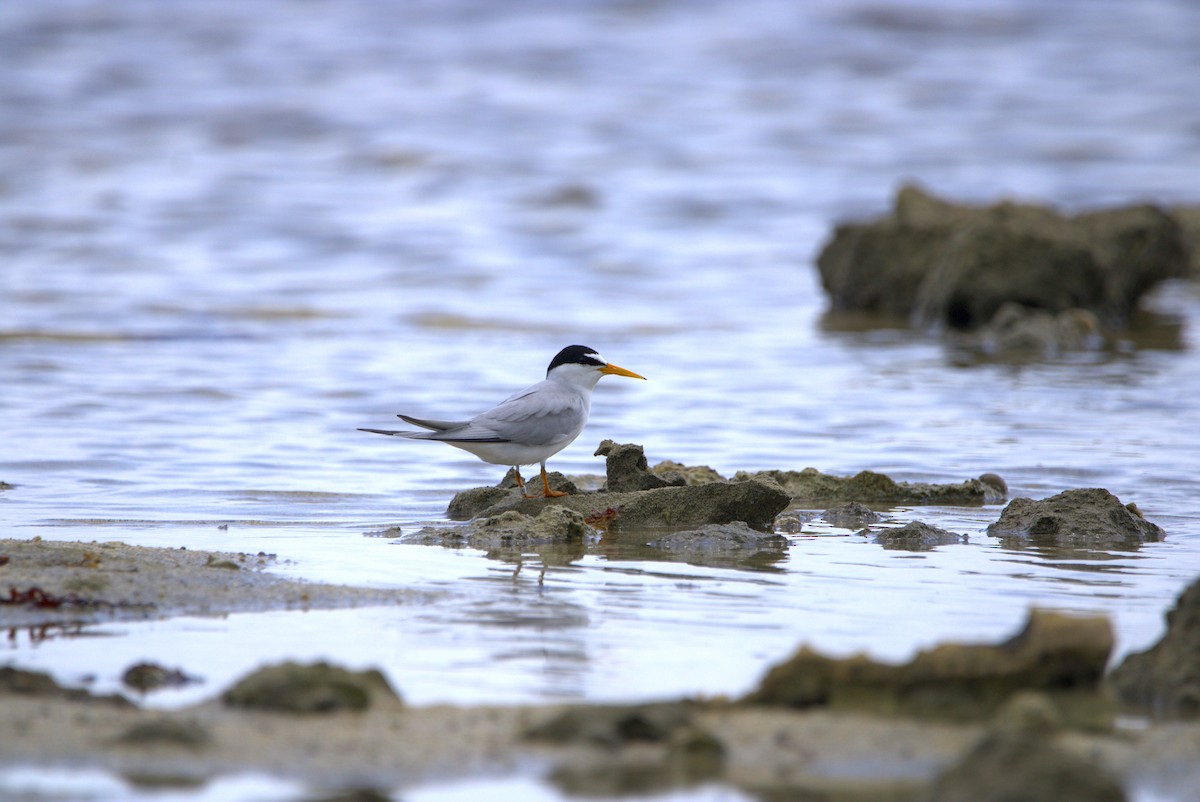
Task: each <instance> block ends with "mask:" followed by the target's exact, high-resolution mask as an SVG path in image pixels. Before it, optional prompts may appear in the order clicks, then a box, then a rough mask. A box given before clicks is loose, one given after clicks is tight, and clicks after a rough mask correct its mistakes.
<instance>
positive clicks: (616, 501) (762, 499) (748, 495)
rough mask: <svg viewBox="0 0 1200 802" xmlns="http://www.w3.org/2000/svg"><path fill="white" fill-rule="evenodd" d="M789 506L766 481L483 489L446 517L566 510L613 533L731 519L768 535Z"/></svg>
mask: <svg viewBox="0 0 1200 802" xmlns="http://www.w3.org/2000/svg"><path fill="white" fill-rule="evenodd" d="M496 491H498V492H496ZM790 502H791V497H790V496H788V495H787V492H785V491H784V490H782V489H781V487H780V486H779V485H778V484H776V483H774V481H772V480H770V479H766V478H758V479H751V480H748V481H732V483H715V481H714V483H709V484H703V485H691V486H672V487H658V489H655V490H638V491H631V492H596V493H578V495H571V496H563V497H559V498H523V497H522V496H521V493H518V492H516V491H511V490H502V489H497V487H480V489H475V490H468V491H464V492H462V493H458V495H457V496H455V498H454V501H451V502H450V509H449V510H448V514H449V515H450V517H452V519H455V520H468V519H472V517H478V516H482V517H490V516H494V515H499V514H500V513H506V511H510V510H512V511H517V513H521V514H523V515H528V516H533V517H535V516H538V515H540V514H541V513H542V511H545V510H546V509H551V508H554V507H565V508H566V509H571V510H575V511H576V513H580V514H581V515H582V516H583V517H584V520H587V521H589V522H594V523H595V525H596V526H598V527H600V528H607V529H613V531H618V529H626V528H676V529H679V528H695V527H701V526H704V525H707V523H732V522H733V521H743V522H745V523H746V525H749V526H750V527H751V528H755V529H761V531H767V529H769V528H770V526H772V522H773V521H774V520H775V516H776V515H779V513H781V511H782V510H784V508H785V507H787V504H788V503H790Z"/></svg>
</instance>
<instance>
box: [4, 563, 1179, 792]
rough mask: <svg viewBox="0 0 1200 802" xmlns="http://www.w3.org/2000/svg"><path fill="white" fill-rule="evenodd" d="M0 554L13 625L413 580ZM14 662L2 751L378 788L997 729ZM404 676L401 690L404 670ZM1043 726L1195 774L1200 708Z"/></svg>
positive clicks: (658, 774) (20, 760)
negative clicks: (273, 705)
mask: <svg viewBox="0 0 1200 802" xmlns="http://www.w3.org/2000/svg"><path fill="white" fill-rule="evenodd" d="M0 558H7V559H6V560H2V561H0V562H2V563H3V564H0V591H2V592H0V596H2V597H4V598H5V599H11V598H17V599H24V598H25V596H26V595H28V594H29V591H30V590H32V589H35V588H36V589H38V590H39V591H40V592H41V594H42V597H41V600H42V601H43V602H47V601H48V602H49V603H43V604H42V605H41V606H38V605H36V604H33V603H28V602H24V603H6V604H3V605H0V624H3V625H4V626H5V627H7V628H9V629H15V628H20V627H26V626H35V625H43V624H46V623H56V622H57V623H65V622H77V621H80V620H89V621H92V620H112V619H113V618H122V617H147V616H159V617H166V616H174V615H183V614H189V615H191V614H200V615H203V614H217V613H221V612H231V611H235V610H242V611H251V610H268V609H297V610H299V609H315V608H320V607H346V606H359V605H371V604H396V603H403V602H405V601H407V600H411V598H412V596H411V595H409V594H406V593H404V592H403V591H397V590H372V589H363V588H351V587H340V586H331V585H319V584H315V583H307V582H298V581H294V580H289V579H286V578H283V577H279V576H276V575H273V574H269V573H266V572H264V571H263V569H264V568H265V567H267V566H269V565H271V564H272V563H273V561H274V558H273V557H271V556H270V555H246V554H236V553H217V552H201V551H193V550H188V549H157V548H148V547H138V546H129V545H127V544H121V543H62V542H50V541H39V540H32V541H18V540H3V541H0ZM13 593H16V594H18V596H17V597H13V596H12V594H13ZM22 594H24V595H22ZM183 668H184V670H186V669H187V666H183ZM19 669H20V666H12V665H10V666H8V667H7V669H6V671H7V672H8V674H7V675H6V676H8V677H9V679H10V680H11V681H10V682H9V683H8V684H7V685H6V684H5V683H3V682H0V702H2V703H0V767H16V766H23V767H29V766H70V767H73V768H84V767H91V768H99V769H102V770H106V771H111V772H113V773H115V774H118V775H121V776H124V777H136V778H149V779H150V780H154V781H156V782H167V783H180V784H195V783H197V782H203V781H206V780H209V779H211V778H213V777H215V776H220V775H225V774H231V773H239V772H263V773H267V774H271V775H275V776H279V777H282V778H288V779H293V780H297V781H300V782H303V783H305V784H308V785H309V786H311V787H312V788H314V789H322V790H329V791H337V790H344V789H362V788H370V789H377V790H380V791H381V792H384V791H390V790H395V789H400V788H405V787H412V786H414V785H418V784H422V783H427V782H433V781H439V780H448V779H452V778H453V779H461V778H466V777H484V776H506V775H521V776H533V777H549V778H551V782H553V783H554V784H556V785H557V786H558V787H560V788H561V789H562V790H563V791H564V792H567V791H569V792H571V793H588V794H592V795H615V794H617V793H619V792H621V791H628V790H642V791H650V790H656V789H665V788H669V787H677V786H680V785H686V784H688V783H694V782H698V781H702V780H718V781H722V782H725V783H729V784H732V785H736V786H738V787H741V788H743V789H745V790H747V791H750V792H754V793H768V792H783V791H800V790H818V791H819V790H824V791H836V792H837V793H841V794H850V793H851V791H853V793H854V794H855V796H853V798H855V799H885V798H886V799H891V800H896V799H924V798H926V797H927V794H928V784H929V783H930V782H931V781H932V780H933V778H934V777H935V776H936V775H937V774H938V773H939V772H941V771H944V770H945V769H947V768H948V767H950V766H952V765H954V764H955V763H956V762H958V761H959V760H960V759H961V758H962V757H963V755H965V754H966V753H968V752H969V751H970V750H971V748H972V747H973V746H974V745H975V744H976V743H978V742H979V741H980V739H981V738H983V737H985V736H986V735H987V734H988V733H989V731H991V729H992V723H991V722H980V723H967V724H952V723H944V722H929V721H918V720H914V719H907V718H900V717H882V716H880V717H876V716H870V715H864V714H855V713H840V712H830V711H824V710H816V711H813V710H809V711H797V710H789V709H777V708H764V707H749V706H744V705H737V704H732V703H729V702H725V701H710V702H690V701H679V702H669V703H663V704H661V705H636V706H628V707H613V706H598V705H596V706H591V705H521V706H507V707H488V706H475V707H453V706H434V707H409V706H406V705H405V704H404V703H403V701H402V700H401V699H400V698H395V697H392V696H390V695H389V694H378V693H376V694H373V696H372V698H371V701H370V704H369V705H368V706H367V707H366V709H365V710H361V711H357V712H356V711H344V710H343V711H332V712H324V713H312V714H295V713H281V712H272V711H260V710H245V709H239V708H235V707H231V706H230V705H228V704H225V703H223V702H222V701H221V699H220V698H213V699H209V700H207V701H205V702H203V703H201V704H197V705H193V706H191V707H187V708H184V709H181V710H175V711H161V710H151V709H144V708H141V707H139V706H137V705H136V704H134V703H130V702H128V701H126V700H123V699H112V698H100V697H94V696H91V695H88V694H86V693H83V694H79V693H76V694H73V695H72V694H67V693H63V692H62V691H61V689H59V690H55V688H57V686H53V687H46V686H42V687H41V688H40V689H38V688H32V687H31V686H30V683H29V682H27V681H26V680H28V677H25V674H26V673H27V672H19ZM23 683H24V684H23ZM224 690H227V689H217V690H215V691H214V693H218V694H219V693H220V691H224ZM397 690H398V691H399V693H400V696H402V695H403V688H400V689H397ZM564 722H565V723H564ZM1043 730H1044V731H1042V732H1040V733H1039V737H1043V736H1044V737H1045V738H1046V742H1047V743H1053V744H1054V745H1055V746H1056V747H1057V748H1060V749H1062V750H1064V751H1066V752H1068V753H1070V754H1072V755H1075V756H1077V757H1079V758H1081V759H1084V760H1090V761H1093V762H1095V763H1097V764H1099V765H1102V766H1103V767H1104V768H1105V769H1106V770H1107V771H1109V772H1111V773H1112V774H1114V775H1115V776H1117V777H1119V778H1121V780H1122V781H1123V782H1124V783H1125V784H1126V787H1127V788H1128V787H1137V788H1139V789H1141V788H1151V789H1157V792H1158V793H1160V794H1163V795H1164V796H1165V798H1168V799H1172V798H1181V799H1182V798H1187V797H1186V796H1178V797H1176V796H1173V795H1172V794H1175V793H1176V792H1179V793H1190V792H1191V791H1195V790H1196V789H1197V788H1200V773H1198V772H1197V769H1196V767H1195V760H1194V756H1195V755H1196V754H1200V724H1196V723H1191V724H1171V725H1155V726H1143V727H1141V728H1140V729H1132V728H1118V729H1117V730H1116V731H1114V732H1107V733H1104V732H1100V733H1096V732H1093V733H1080V732H1071V731H1067V730H1065V729H1061V728H1056V727H1054V726H1053V725H1047V726H1045V727H1043ZM538 733H542V734H543V737H541V738H539V737H536V736H537V734H538ZM546 733H549V734H550V735H549V737H545V734H546ZM631 733H633V734H631ZM834 798H839V797H836V796H835V797H834ZM840 798H849V797H840Z"/></svg>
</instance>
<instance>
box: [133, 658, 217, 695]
mask: <svg viewBox="0 0 1200 802" xmlns="http://www.w3.org/2000/svg"><path fill="white" fill-rule="evenodd" d="M197 682H203V680H201V679H200V678H199V677H193V676H190V675H188V674H185V673H184V671H183V669H181V668H167V667H166V666H160V665H158V664H157V663H135V664H134V665H132V666H130V667H129V668H127V669H125V671H124V673H122V674H121V683H122V684H123V685H124V686H125V687H126V688H131V689H133V690H135V691H138V692H139V693H150V692H152V691H157V690H161V689H163V688H180V687H183V686H184V685H191V684H193V683H197Z"/></svg>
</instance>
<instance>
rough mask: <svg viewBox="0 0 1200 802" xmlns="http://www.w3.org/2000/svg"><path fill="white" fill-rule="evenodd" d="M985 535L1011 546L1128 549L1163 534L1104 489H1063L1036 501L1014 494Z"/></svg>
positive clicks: (1133, 509)
mask: <svg viewBox="0 0 1200 802" xmlns="http://www.w3.org/2000/svg"><path fill="white" fill-rule="evenodd" d="M987 533H988V535H990V536H992V537H998V538H1000V542H1001V544H1002V545H1005V546H1009V547H1016V548H1021V547H1025V546H1035V547H1039V548H1051V549H1091V550H1107V549H1118V550H1130V551H1131V550H1135V549H1137V548H1139V547H1140V546H1141V545H1142V544H1143V543H1147V542H1154V541H1159V540H1162V539H1163V538H1165V537H1166V533H1164V532H1163V530H1162V529H1161V528H1159V527H1158V526H1157V525H1155V524H1153V523H1151V522H1150V521H1147V520H1146V519H1145V518H1143V517H1142V514H1141V512H1139V511H1138V509H1137V507H1135V506H1133V505H1132V504H1131V505H1124V504H1122V503H1121V501H1120V499H1118V498H1117V497H1116V496H1114V495H1113V494H1112V493H1109V492H1108V491H1107V490H1104V489H1103V488H1084V489H1079V490H1065V491H1063V492H1062V493H1059V494H1058V495H1055V496H1050V497H1049V498H1045V499H1042V500H1040V501H1034V500H1032V499H1028V498H1015V499H1013V500H1012V501H1011V502H1009V504H1008V506H1007V507H1005V508H1004V511H1003V512H1001V513H1000V518H999V520H997V521H996V522H995V523H993V524H991V525H989V526H988V528H987Z"/></svg>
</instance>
